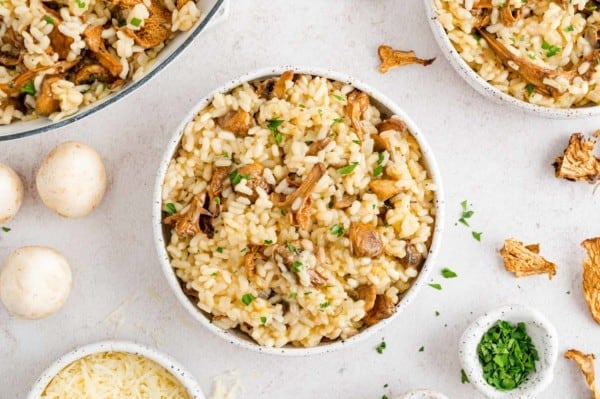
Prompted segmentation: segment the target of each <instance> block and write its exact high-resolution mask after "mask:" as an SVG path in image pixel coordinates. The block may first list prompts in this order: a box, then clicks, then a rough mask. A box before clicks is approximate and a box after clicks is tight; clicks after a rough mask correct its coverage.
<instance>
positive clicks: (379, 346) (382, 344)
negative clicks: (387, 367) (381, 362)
mask: <svg viewBox="0 0 600 399" xmlns="http://www.w3.org/2000/svg"><path fill="white" fill-rule="evenodd" d="M385 347H386V344H385V341H381V342H380V343H379V345H377V346H376V347H375V350H376V351H377V353H379V354H380V355H381V354H382V353H383V350H384V349H385Z"/></svg>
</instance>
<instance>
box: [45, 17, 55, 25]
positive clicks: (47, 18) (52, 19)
mask: <svg viewBox="0 0 600 399" xmlns="http://www.w3.org/2000/svg"><path fill="white" fill-rule="evenodd" d="M44 21H46V23H48V24H50V25H54V18H52V17H49V16H45V17H44Z"/></svg>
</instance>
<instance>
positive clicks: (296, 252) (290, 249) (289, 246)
mask: <svg viewBox="0 0 600 399" xmlns="http://www.w3.org/2000/svg"><path fill="white" fill-rule="evenodd" d="M285 246H286V247H287V249H288V250H289V251H290V252H291V253H293V254H296V255H298V254H299V253H300V251H298V248H296V247H295V246H293V245H292V244H291V243H290V242H286V243H285Z"/></svg>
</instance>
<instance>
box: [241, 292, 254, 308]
mask: <svg viewBox="0 0 600 399" xmlns="http://www.w3.org/2000/svg"><path fill="white" fill-rule="evenodd" d="M255 299H256V297H255V296H254V295H252V294H244V295H243V296H242V302H243V303H244V305H246V306H248V305H250V304H251V303H252V301H254V300H255Z"/></svg>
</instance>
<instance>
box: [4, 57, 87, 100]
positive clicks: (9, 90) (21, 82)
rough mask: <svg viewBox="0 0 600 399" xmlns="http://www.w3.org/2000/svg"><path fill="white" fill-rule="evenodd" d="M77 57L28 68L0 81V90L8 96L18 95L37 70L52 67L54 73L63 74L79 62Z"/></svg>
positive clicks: (30, 81) (45, 69)
mask: <svg viewBox="0 0 600 399" xmlns="http://www.w3.org/2000/svg"><path fill="white" fill-rule="evenodd" d="M79 60H80V59H79V58H77V59H75V60H74V61H60V62H57V63H56V64H54V65H51V66H45V67H39V68H35V69H29V70H27V71H25V72H23V73H22V74H20V75H19V76H17V77H16V78H14V79H13V80H12V81H10V82H8V83H0V90H2V91H3V92H5V93H6V95H8V96H9V97H18V96H20V95H21V93H22V90H23V88H24V87H25V86H26V85H27V84H29V83H32V82H33V79H34V78H35V76H36V75H37V74H38V72H42V71H47V70H49V69H52V70H53V71H54V73H55V74H58V75H60V74H63V73H65V72H67V71H68V70H69V69H71V68H73V67H74V66H75V65H77V63H79Z"/></svg>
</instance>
